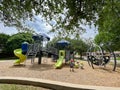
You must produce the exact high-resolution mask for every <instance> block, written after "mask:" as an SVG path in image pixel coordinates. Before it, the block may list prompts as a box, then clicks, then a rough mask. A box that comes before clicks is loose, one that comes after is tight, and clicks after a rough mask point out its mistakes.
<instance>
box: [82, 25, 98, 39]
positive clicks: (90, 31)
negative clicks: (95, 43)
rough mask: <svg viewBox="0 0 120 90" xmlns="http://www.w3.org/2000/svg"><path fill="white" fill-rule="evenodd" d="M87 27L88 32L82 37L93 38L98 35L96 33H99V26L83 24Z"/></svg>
mask: <svg viewBox="0 0 120 90" xmlns="http://www.w3.org/2000/svg"><path fill="white" fill-rule="evenodd" d="M82 27H84V28H85V29H86V32H85V33H84V34H83V35H82V36H81V37H82V38H85V39H89V38H92V39H94V37H95V36H96V34H98V31H97V27H95V26H94V25H91V27H90V26H88V25H86V26H82Z"/></svg>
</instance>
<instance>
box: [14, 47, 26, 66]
mask: <svg viewBox="0 0 120 90" xmlns="http://www.w3.org/2000/svg"><path fill="white" fill-rule="evenodd" d="M14 54H15V56H17V57H18V58H19V59H17V60H16V61H15V63H14V64H17V65H19V64H20V63H22V62H24V61H25V60H26V59H27V56H26V55H24V54H22V49H15V50H14Z"/></svg>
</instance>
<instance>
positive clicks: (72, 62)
mask: <svg viewBox="0 0 120 90" xmlns="http://www.w3.org/2000/svg"><path fill="white" fill-rule="evenodd" d="M71 71H73V72H74V60H73V59H71V60H70V72H71Z"/></svg>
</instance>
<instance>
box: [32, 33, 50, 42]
mask: <svg viewBox="0 0 120 90" xmlns="http://www.w3.org/2000/svg"><path fill="white" fill-rule="evenodd" d="M32 38H33V39H34V40H42V41H49V40H50V37H48V36H47V35H46V34H44V33H40V34H37V35H33V37H32Z"/></svg>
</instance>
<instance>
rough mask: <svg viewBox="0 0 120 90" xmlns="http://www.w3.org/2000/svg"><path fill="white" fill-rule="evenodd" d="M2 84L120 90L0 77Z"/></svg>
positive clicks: (59, 89) (64, 88)
mask: <svg viewBox="0 0 120 90" xmlns="http://www.w3.org/2000/svg"><path fill="white" fill-rule="evenodd" d="M0 83H2V84H3V83H6V84H21V85H33V86H39V87H45V88H50V89H55V90H107V89H109V90H120V87H104V86H89V85H79V84H72V83H64V82H58V81H51V80H44V79H37V78H23V77H0Z"/></svg>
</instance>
